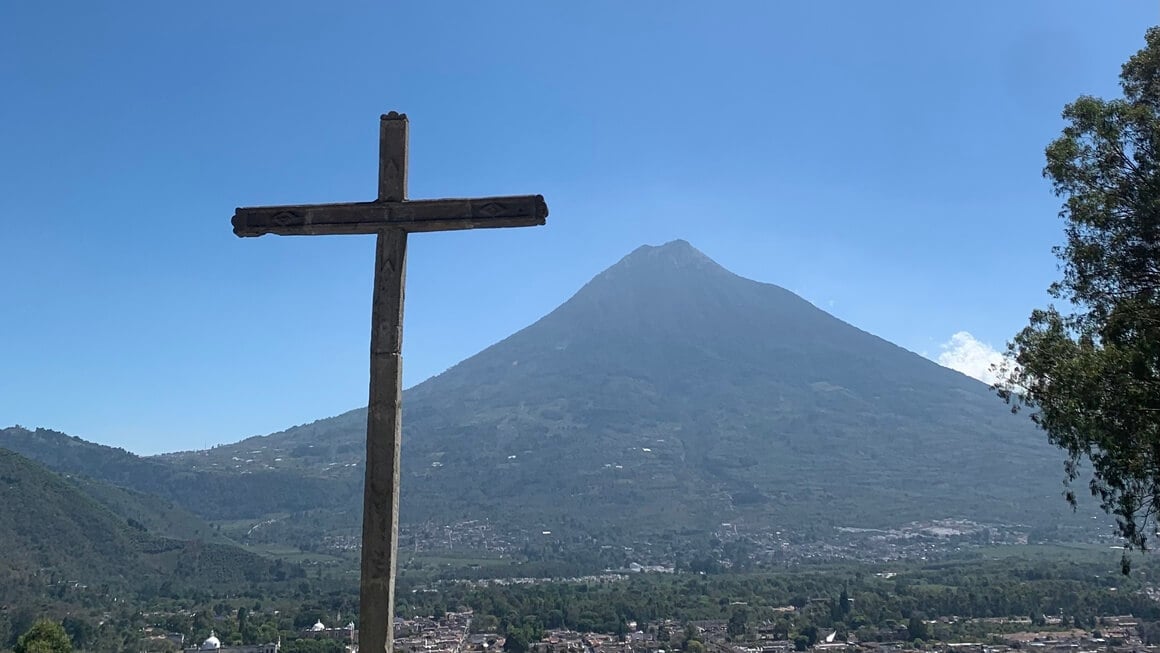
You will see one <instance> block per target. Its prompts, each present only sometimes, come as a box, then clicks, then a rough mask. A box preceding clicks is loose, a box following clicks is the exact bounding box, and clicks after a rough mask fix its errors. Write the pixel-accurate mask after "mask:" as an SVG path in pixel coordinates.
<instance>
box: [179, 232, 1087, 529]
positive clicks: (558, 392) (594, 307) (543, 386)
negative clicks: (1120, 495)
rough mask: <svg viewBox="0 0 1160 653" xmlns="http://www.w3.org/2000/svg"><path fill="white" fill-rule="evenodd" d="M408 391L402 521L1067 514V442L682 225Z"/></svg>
mask: <svg viewBox="0 0 1160 653" xmlns="http://www.w3.org/2000/svg"><path fill="white" fill-rule="evenodd" d="M404 406H405V408H404V425H405V426H404V428H405V433H404V451H403V457H404V461H403V511H402V518H403V520H404V522H408V521H409V522H439V523H447V522H452V521H456V520H468V519H479V518H489V519H492V520H498V521H501V522H503V523H506V524H509V525H511V526H514V527H518V528H523V529H539V528H545V529H547V528H552V527H568V526H572V527H575V528H578V529H581V530H584V531H589V532H593V531H596V532H600V531H607V529H610V528H616V529H632V530H633V532H635V533H639V534H641V535H646V536H647V534H648V533H650V532H658V531H674V530H676V531H680V530H682V529H702V528H705V527H708V526H711V525H713V524H717V523H720V522H741V523H748V524H752V525H755V526H759V527H769V528H779V529H780V528H788V529H791V530H792V529H794V528H798V527H802V526H803V525H809V524H818V525H825V526H862V527H883V526H894V525H898V524H902V523H905V522H908V521H911V520H917V519H929V518H944V517H960V518H968V519H975V520H979V521H985V522H1020V523H1032V524H1034V523H1055V522H1056V521H1057V520H1060V519H1065V520H1067V519H1077V517H1072V516H1069V515H1068V514H1067V513H1068V511H1067V509H1066V506H1065V504H1064V502H1063V501H1062V499H1061V498H1060V493H1061V489H1062V488H1061V484H1060V481H1061V478H1062V468H1061V463H1062V457H1061V455H1060V454H1059V453H1058V451H1056V450H1055V449H1054V448H1053V447H1051V446H1049V445H1048V444H1047V443H1046V440H1045V438H1044V436H1043V434H1042V433H1039V432H1037V431H1035V430H1034V429H1033V428H1032V426H1031V425H1030V423H1029V422H1028V420H1027V419H1026V418H1025V417H1022V416H1012V415H1011V414H1010V413H1009V412H1008V411H1007V410H1006V408H1005V407H1004V406H1003V405H1002V403H1001V402H1000V401H999V400H998V399H997V398H996V397H995V396H994V394H993V393H992V392H991V391H990V390H989V389H988V388H987V386H985V385H984V384H982V383H980V382H978V381H976V380H974V379H971V378H968V377H967V376H964V375H962V374H960V373H958V372H955V371H952V370H949V369H946V368H944V367H941V366H939V365H937V364H935V363H933V362H931V361H930V360H927V359H925V358H923V357H922V356H919V355H917V354H915V353H912V352H910V351H907V350H904V349H902V348H900V347H898V346H896V345H893V344H891V343H890V342H887V341H886V340H883V339H881V338H879V337H876V336H874V335H871V334H869V333H866V332H865V331H862V330H860V329H858V328H856V327H853V326H851V325H850V324H847V323H845V322H843V321H841V320H839V319H837V318H835V317H833V316H831V315H829V314H827V313H826V312H824V311H822V310H820V309H818V308H817V307H815V306H813V305H812V304H810V303H809V302H807V301H805V300H804V299H802V298H801V297H798V296H797V295H795V294H793V293H792V292H790V291H788V290H786V289H784V288H780V287H778V286H775V285H772V284H768V283H759V282H756V281H752V280H749V279H745V278H742V277H740V276H738V275H736V274H733V273H731V272H729V271H728V270H726V269H724V268H723V267H721V266H720V265H718V264H717V263H715V262H714V261H713V260H711V259H709V258H708V257H707V256H705V255H704V254H702V253H701V252H700V251H698V250H697V249H695V248H694V247H693V246H692V245H690V244H689V243H687V242H685V241H674V242H671V243H668V244H665V245H663V246H657V247H650V246H645V247H641V248H639V249H637V250H636V251H634V252H632V253H631V254H629V255H628V256H626V257H625V258H624V259H622V260H621V261H620V262H618V263H616V264H615V265H613V266H612V267H610V268H608V269H607V270H605V271H604V272H602V273H600V274H599V275H597V276H596V277H595V278H593V279H592V280H591V281H590V282H589V283H588V284H587V285H585V286H584V287H583V288H582V289H581V290H580V291H579V292H577V293H576V294H575V296H573V297H572V298H571V299H569V300H568V301H567V302H566V303H564V304H563V305H561V306H560V307H558V308H557V309H556V310H554V311H552V312H551V313H550V314H548V315H547V316H545V317H543V318H542V319H540V320H539V321H537V322H536V323H535V324H533V325H531V326H529V327H527V328H525V329H523V330H522V331H519V332H518V333H516V334H514V335H512V336H510V337H509V338H507V339H505V340H503V341H501V342H499V343H497V344H495V345H493V346H491V347H488V348H487V349H485V350H484V351H482V352H480V353H479V354H477V355H475V356H472V357H471V358H468V359H467V360H465V361H463V362H461V363H460V364H458V365H456V366H455V367H453V368H451V369H449V370H448V371H446V372H445V373H443V374H440V375H439V376H436V377H433V378H431V379H429V380H427V381H425V382H423V383H421V384H419V385H417V386H415V387H414V388H412V389H410V390H408V391H407V392H406V393H405V395H404ZM364 429H365V410H356V411H351V412H349V413H346V414H343V415H339V416H337V417H333V418H329V419H323V420H319V421H317V422H314V423H312V424H307V425H304V426H299V427H295V428H291V429H288V430H286V431H283V432H280V433H276V434H272V435H269V436H262V437H257V438H250V439H247V440H244V441H242V442H240V443H237V444H235V445H228V446H223V447H218V448H215V449H213V450H212V451H209V452H196V453H182V454H170V455H168V456H165V457H164V460H167V461H170V462H177V463H180V464H181V465H183V466H185V467H186V468H188V469H195V468H196V469H203V470H206V471H209V470H216V471H225V470H227V469H230V468H231V467H236V465H237V462H236V459H237V458H239V457H244V458H246V459H248V460H251V461H252V463H253V464H256V465H262V466H274V467H279V468H284V469H297V470H300V471H301V472H302V473H304V474H309V475H311V476H312V477H317V476H318V475H319V474H322V473H323V472H325V471H326V470H330V473H331V474H332V475H333V476H334V478H335V482H345V483H357V482H358V477H359V476H360V475H361V473H362V470H361V457H362V451H363V438H364V432H365V431H364ZM243 453H244V456H243ZM275 459H281V460H280V461H278V462H277V463H275V462H274V461H275ZM346 513H347V514H348V515H349V518H350V519H353V520H355V521H353V522H352V524H357V517H358V514H359V512H358V506H357V504H355V503H352V504H351V505H350V506H348V507H347V508H346Z"/></svg>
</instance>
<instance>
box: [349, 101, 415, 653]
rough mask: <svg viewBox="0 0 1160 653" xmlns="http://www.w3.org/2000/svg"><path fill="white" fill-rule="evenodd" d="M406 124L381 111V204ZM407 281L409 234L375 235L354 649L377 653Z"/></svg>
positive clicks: (401, 162) (387, 628)
mask: <svg viewBox="0 0 1160 653" xmlns="http://www.w3.org/2000/svg"><path fill="white" fill-rule="evenodd" d="M407 127H408V126H407V116H405V115H399V114H387V115H384V116H382V118H381V119H380V121H379V197H378V201H380V202H402V201H404V200H406V199H407V138H408V133H407V132H408V128H407ZM406 276H407V232H406V231H404V230H402V229H399V228H397V227H396V228H387V229H384V230H382V231H380V232H379V233H378V235H377V236H376V245H375V281H374V297H373V299H372V304H371V383H370V400H369V402H368V403H367V461H366V481H365V485H364V487H363V532H362V565H361V570H360V572H361V573H360V575H359V648H360V649H361V650H365V651H374V652H375V653H378V652H379V651H391V650H392V648H393V645H394V632H395V610H394V606H395V568H396V561H395V558H396V552H397V549H398V540H399V479H400V476H399V464H400V461H401V452H402V435H403V399H402V396H403V394H402V393H403V356H402V353H403V352H402V348H403V296H404V291H403V287H404V283H405V282H406Z"/></svg>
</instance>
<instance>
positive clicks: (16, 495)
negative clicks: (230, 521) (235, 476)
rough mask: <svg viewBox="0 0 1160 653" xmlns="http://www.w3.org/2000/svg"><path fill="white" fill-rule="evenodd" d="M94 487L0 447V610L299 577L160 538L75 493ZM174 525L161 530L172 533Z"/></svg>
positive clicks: (222, 547)
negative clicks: (42, 601) (41, 599)
mask: <svg viewBox="0 0 1160 653" xmlns="http://www.w3.org/2000/svg"><path fill="white" fill-rule="evenodd" d="M97 486H99V484H95V483H92V482H88V483H86V484H81V485H78V484H76V483H73V482H71V481H70V480H68V479H65V478H62V477H61V476H60V475H58V474H56V473H53V472H51V471H49V470H48V469H45V468H44V467H43V466H41V465H39V464H37V463H36V462H34V461H31V460H29V459H27V458H25V457H23V456H21V455H19V454H17V453H15V452H13V451H9V450H7V449H0V551H3V552H4V555H3V556H0V604H3V603H6V602H9V601H13V602H17V601H27V600H29V598H30V597H37V596H45V595H48V594H52V595H53V596H56V597H58V598H59V597H66V598H67V596H69V595H70V594H69V593H70V592H71V593H76V594H77V595H78V596H90V595H94V594H96V595H98V596H102V597H108V596H131V595H133V594H140V593H146V594H154V593H157V592H158V591H165V592H182V591H194V590H196V591H199V592H209V593H211V594H213V593H215V592H223V593H224V592H227V591H231V590H236V589H237V588H239V587H245V586H247V585H250V584H258V583H272V582H280V581H284V580H287V579H289V578H292V577H301V576H302V570H301V569H300V568H297V567H295V566H293V565H284V564H282V563H279V562H276V561H271V560H267V559H265V558H262V557H260V556H257V555H254V554H252V553H249V552H247V551H245V550H243V549H240V548H238V547H236V546H230V545H226V544H219V543H215V542H199V541H183V540H178V539H173V538H168V537H160V536H158V535H156V534H155V533H153V532H151V531H150V530H149V529H148V527H147V526H146V525H145V524H144V523H142V522H140V521H137V520H130V519H126V518H124V517H122V516H120V515H118V514H116V513H115V512H113V511H112V510H110V509H109V508H108V507H106V506H104V505H102V504H101V503H100V502H98V501H97V500H95V499H93V498H91V497H90V496H88V495H87V494H85V493H84V492H83V491H82V489H81V488H82V487H89V488H92V487H97ZM117 494H118V493H117V492H116V491H110V492H106V496H115V495H117ZM137 505H140V502H139V501H138V502H137ZM173 514H174V515H180V514H181V513H180V511H174V513H173ZM143 517H147V515H143ZM149 518H150V519H153V517H149ZM179 521H184V520H178V519H174V520H172V521H170V522H167V523H168V524H169V525H170V526H171V527H173V528H175V529H176V528H177V527H178V526H177V522H179ZM183 527H184V526H183Z"/></svg>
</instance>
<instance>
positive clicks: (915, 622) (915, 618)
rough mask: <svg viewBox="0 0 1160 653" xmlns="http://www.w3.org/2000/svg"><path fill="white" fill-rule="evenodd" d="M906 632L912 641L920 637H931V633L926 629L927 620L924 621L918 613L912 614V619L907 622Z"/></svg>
mask: <svg viewBox="0 0 1160 653" xmlns="http://www.w3.org/2000/svg"><path fill="white" fill-rule="evenodd" d="M906 634H907V636H908V637H909V638H910V641H912V642H913V641H915V640H919V639H929V638H930V634H929V633H928V632H927V630H926V622H925V621H923V620H922V617H921V616H920V615H917V614H913V615H911V616H910V621H909V622H907V624H906Z"/></svg>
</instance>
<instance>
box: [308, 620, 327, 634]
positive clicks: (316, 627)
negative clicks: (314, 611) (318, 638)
mask: <svg viewBox="0 0 1160 653" xmlns="http://www.w3.org/2000/svg"><path fill="white" fill-rule="evenodd" d="M310 630H312V631H314V632H316V633H317V632H319V631H321V630H326V626H323V625H322V620H321V619H319V620H318V622H317V623H315V624H314V625H313V626H311V627H310Z"/></svg>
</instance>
